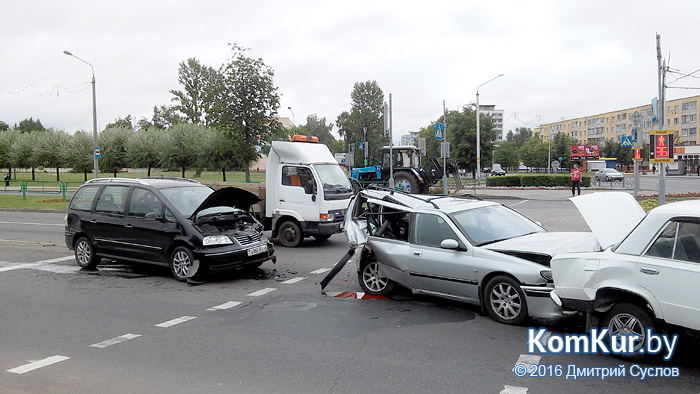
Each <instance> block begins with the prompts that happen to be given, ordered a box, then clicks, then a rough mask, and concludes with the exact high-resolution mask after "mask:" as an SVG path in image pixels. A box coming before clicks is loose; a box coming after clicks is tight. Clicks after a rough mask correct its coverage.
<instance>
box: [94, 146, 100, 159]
mask: <svg viewBox="0 0 700 394" xmlns="http://www.w3.org/2000/svg"><path fill="white" fill-rule="evenodd" d="M99 158H100V148H95V159H99Z"/></svg>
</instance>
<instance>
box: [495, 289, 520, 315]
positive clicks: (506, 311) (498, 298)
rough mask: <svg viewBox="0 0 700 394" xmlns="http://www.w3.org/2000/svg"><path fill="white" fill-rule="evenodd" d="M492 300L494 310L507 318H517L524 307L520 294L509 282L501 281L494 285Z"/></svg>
mask: <svg viewBox="0 0 700 394" xmlns="http://www.w3.org/2000/svg"><path fill="white" fill-rule="evenodd" d="M490 301H491V306H492V309H493V310H494V312H496V314H497V315H498V316H500V317H501V318H502V319H505V320H512V319H514V318H516V317H517V316H518V315H519V314H520V310H521V308H522V305H521V300H520V294H518V291H517V290H516V289H515V288H513V286H511V285H510V284H508V283H499V284H497V285H496V286H494V287H493V289H492V290H491V295H490Z"/></svg>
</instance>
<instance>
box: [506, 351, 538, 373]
mask: <svg viewBox="0 0 700 394" xmlns="http://www.w3.org/2000/svg"><path fill="white" fill-rule="evenodd" d="M541 358H542V356H537V355H535V354H521V355H520V357H518V361H516V362H515V365H518V364H522V365H524V366H526V367H527V372H528V373H530V372H531V368H530V366H532V365H538V364H539V363H540V359H541ZM515 365H514V366H513V369H515Z"/></svg>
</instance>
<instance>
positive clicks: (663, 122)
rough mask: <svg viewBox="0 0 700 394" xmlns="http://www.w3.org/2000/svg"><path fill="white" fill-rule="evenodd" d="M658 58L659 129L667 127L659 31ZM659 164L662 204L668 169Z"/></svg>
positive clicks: (663, 64) (661, 202)
mask: <svg viewBox="0 0 700 394" xmlns="http://www.w3.org/2000/svg"><path fill="white" fill-rule="evenodd" d="M656 59H657V62H658V66H659V101H658V102H659V105H658V111H659V113H658V119H659V124H660V127H659V130H663V129H664V127H666V61H665V60H662V59H661V34H658V33H657V34H656ZM671 154H673V153H672V152H671ZM659 164H661V166H660V168H659V205H660V206H661V205H664V204H665V203H666V174H665V172H666V171H665V167H664V163H659ZM666 165H668V164H666Z"/></svg>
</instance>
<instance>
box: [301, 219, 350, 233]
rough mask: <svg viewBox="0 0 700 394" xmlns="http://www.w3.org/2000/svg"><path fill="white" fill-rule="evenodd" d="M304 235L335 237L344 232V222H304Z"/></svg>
mask: <svg viewBox="0 0 700 394" xmlns="http://www.w3.org/2000/svg"><path fill="white" fill-rule="evenodd" d="M302 226H303V229H302V230H303V231H304V234H308V235H333V234H337V233H340V232H342V231H343V222H342V221H336V222H304V223H303V224H302Z"/></svg>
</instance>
